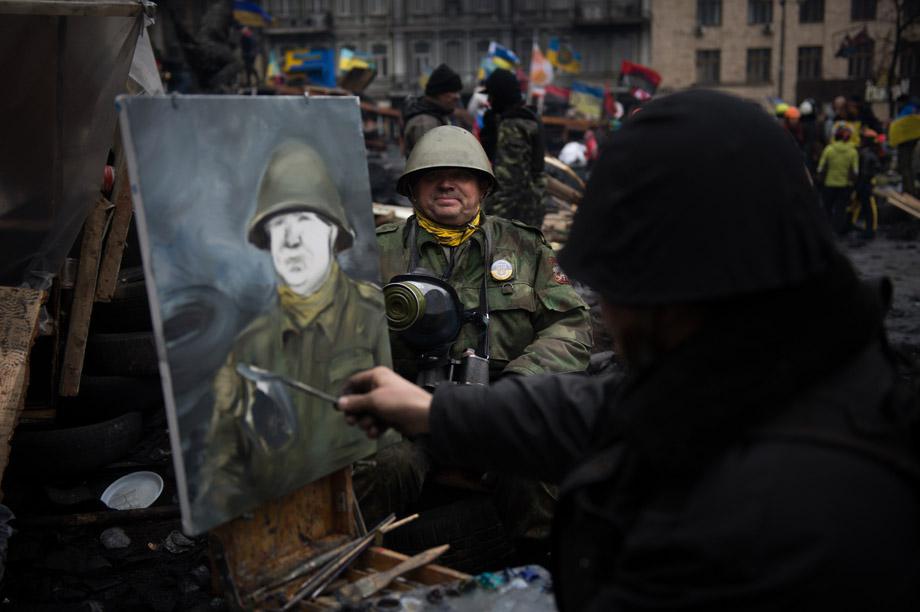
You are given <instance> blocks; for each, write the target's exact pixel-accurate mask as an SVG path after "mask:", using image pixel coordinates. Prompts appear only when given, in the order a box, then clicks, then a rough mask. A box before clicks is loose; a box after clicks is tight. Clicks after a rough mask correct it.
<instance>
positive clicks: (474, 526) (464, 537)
mask: <svg viewBox="0 0 920 612" xmlns="http://www.w3.org/2000/svg"><path fill="white" fill-rule="evenodd" d="M383 543H384V546H386V547H387V548H391V549H393V550H396V551H398V552H401V553H403V554H406V555H415V554H418V553H420V552H422V551H424V550H427V549H429V548H432V547H434V546H439V545H441V544H450V549H449V550H448V551H447V552H445V553H444V554H443V555H442V556H441V557H440V558H439V559H438V564H440V565H444V566H447V567H449V568H451V569H455V570H458V571H461V572H466V573H468V574H479V573H481V572H485V571H490V570H497V569H500V568H503V567H507V566H508V565H509V563H511V562H512V560H513V558H514V546H513V545H512V543H511V542H510V541H509V540H508V537H507V536H506V535H505V529H504V527H503V526H502V524H501V521H500V520H499V518H498V514H497V513H496V511H495V506H494V505H493V504H492V501H491V500H490V499H489V497H488V495H486V494H476V495H472V496H469V497H466V498H464V499H461V500H460V501H456V502H453V503H451V504H447V505H444V506H440V507H437V508H433V509H431V510H427V511H424V512H422V513H421V514H420V515H419V518H418V519H416V520H415V521H413V522H411V523H408V524H407V525H403V526H402V527H399V528H397V529H394V530H393V531H391V532H390V533H388V534H386V536H385V537H384V540H383Z"/></svg>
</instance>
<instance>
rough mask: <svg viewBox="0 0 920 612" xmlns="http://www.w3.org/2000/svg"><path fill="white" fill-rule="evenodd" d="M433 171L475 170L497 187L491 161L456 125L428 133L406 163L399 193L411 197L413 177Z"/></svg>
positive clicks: (472, 137)
mask: <svg viewBox="0 0 920 612" xmlns="http://www.w3.org/2000/svg"><path fill="white" fill-rule="evenodd" d="M434 168H466V169H468V170H473V171H475V172H476V174H478V175H479V176H481V177H483V178H485V179H486V180H487V181H488V183H489V190H490V191H491V189H492V187H494V186H495V174H494V173H493V172H492V164H491V163H490V162H489V157H488V156H487V155H486V152H485V151H484V150H483V149H482V145H481V144H479V141H478V140H476V137H475V136H473V134H472V133H471V132H468V131H467V130H464V129H463V128H460V127H457V126H454V125H442V126H439V127H436V128H434V129H432V130H428V131H427V132H425V135H424V136H422V137H421V139H419V141H418V143H416V145H415V146H414V147H413V148H412V152H411V153H410V154H409V159H408V160H406V170H405V171H404V172H403V173H402V176H400V177H399V181H398V182H397V183H396V192H397V193H399V194H400V195H404V196H406V197H409V192H410V190H411V187H412V181H413V180H414V177H416V176H417V175H418V174H420V173H422V172H423V171H425V170H432V169H434Z"/></svg>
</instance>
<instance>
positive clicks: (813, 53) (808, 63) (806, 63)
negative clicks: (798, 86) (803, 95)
mask: <svg viewBox="0 0 920 612" xmlns="http://www.w3.org/2000/svg"><path fill="white" fill-rule="evenodd" d="M822 51H823V48H822V47H799V77H798V78H799V80H800V81H808V80H813V79H820V78H821V54H822Z"/></svg>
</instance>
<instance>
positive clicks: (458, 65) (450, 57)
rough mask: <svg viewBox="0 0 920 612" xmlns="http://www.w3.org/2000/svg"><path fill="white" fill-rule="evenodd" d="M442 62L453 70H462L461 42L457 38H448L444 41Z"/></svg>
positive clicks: (463, 68)
mask: <svg viewBox="0 0 920 612" xmlns="http://www.w3.org/2000/svg"><path fill="white" fill-rule="evenodd" d="M444 63H445V64H447V65H448V66H450V67H451V69H452V70H453V71H454V72H463V71H464V70H465V67H464V66H463V44H462V43H461V42H460V41H459V40H448V41H447V42H446V43H444Z"/></svg>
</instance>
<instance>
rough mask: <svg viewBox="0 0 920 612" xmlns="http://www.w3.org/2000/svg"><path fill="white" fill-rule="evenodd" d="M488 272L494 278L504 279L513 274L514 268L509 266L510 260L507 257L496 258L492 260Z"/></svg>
mask: <svg viewBox="0 0 920 612" xmlns="http://www.w3.org/2000/svg"><path fill="white" fill-rule="evenodd" d="M489 272H490V273H491V274H492V278H494V279H495V280H497V281H506V280H508V279H509V278H511V276H512V275H513V274H514V268H512V267H511V262H510V261H508V260H507V259H496V260H495V261H493V262H492V267H491V268H490V269H489Z"/></svg>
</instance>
